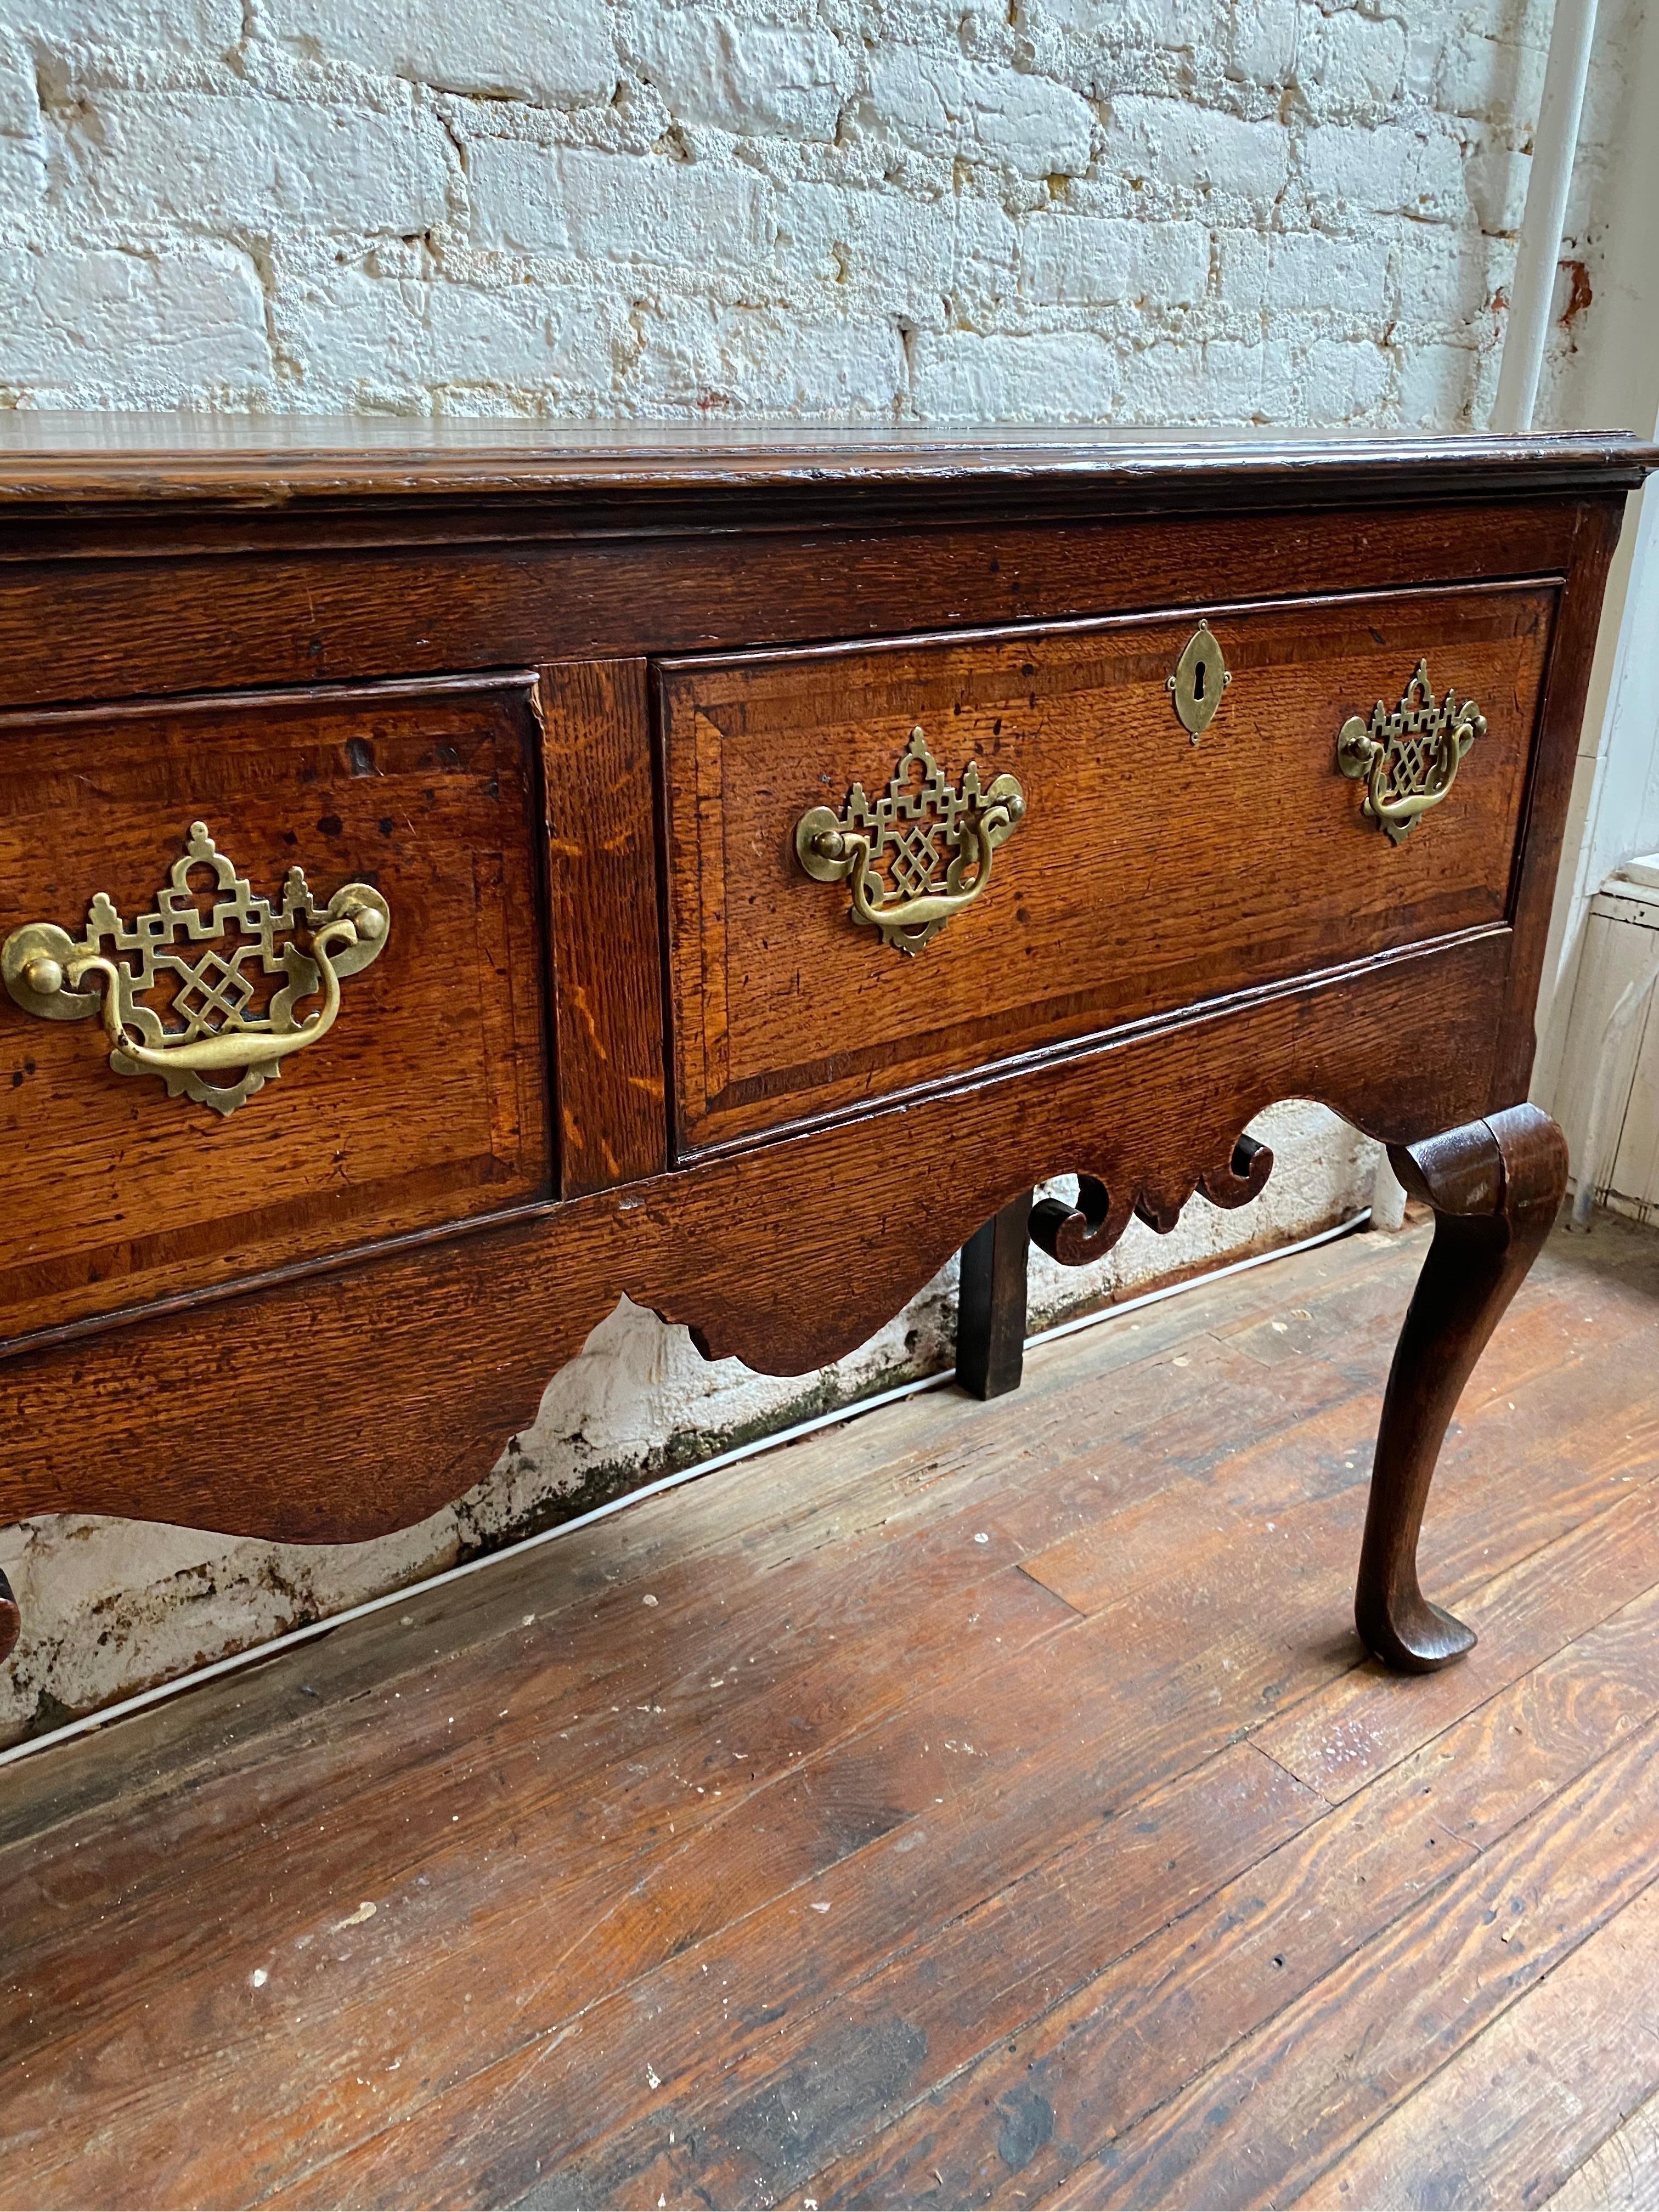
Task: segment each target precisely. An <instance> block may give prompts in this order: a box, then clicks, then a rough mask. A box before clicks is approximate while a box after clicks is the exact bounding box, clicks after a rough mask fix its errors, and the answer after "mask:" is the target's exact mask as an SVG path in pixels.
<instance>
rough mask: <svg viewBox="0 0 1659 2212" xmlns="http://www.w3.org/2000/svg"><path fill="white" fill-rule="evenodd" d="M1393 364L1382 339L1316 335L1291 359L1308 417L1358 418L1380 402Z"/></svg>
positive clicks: (1303, 417) (1323, 419) (1298, 393)
mask: <svg viewBox="0 0 1659 2212" xmlns="http://www.w3.org/2000/svg"><path fill="white" fill-rule="evenodd" d="M1391 368H1392V364H1391V362H1390V361H1389V356H1388V355H1387V353H1385V352H1384V350H1383V348H1382V347H1381V346H1379V345H1375V344H1371V343H1366V342H1364V341H1357V342H1354V343H1349V342H1348V341H1346V340H1344V339H1340V338H1316V339H1315V340H1314V341H1313V343H1311V344H1310V345H1309V346H1308V347H1307V348H1306V349H1304V350H1303V351H1302V352H1301V353H1299V354H1298V355H1297V356H1295V358H1294V361H1293V365H1292V372H1291V374H1292V381H1293V386H1294V392H1295V404H1296V406H1297V410H1298V413H1299V415H1300V418H1301V420H1302V421H1304V422H1333V423H1334V422H1359V421H1362V420H1363V419H1364V417H1365V416H1367V415H1368V414H1370V413H1371V412H1372V411H1373V410H1375V409H1376V408H1377V407H1378V406H1380V405H1381V404H1382V402H1383V398H1384V396H1385V394H1386V393H1387V392H1388V388H1389V375H1390V374H1391Z"/></svg>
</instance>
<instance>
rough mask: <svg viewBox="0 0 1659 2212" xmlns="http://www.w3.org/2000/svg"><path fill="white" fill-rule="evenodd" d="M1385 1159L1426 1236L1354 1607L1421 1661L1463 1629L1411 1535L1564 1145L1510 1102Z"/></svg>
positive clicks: (1413, 1660) (1440, 1662)
mask: <svg viewBox="0 0 1659 2212" xmlns="http://www.w3.org/2000/svg"><path fill="white" fill-rule="evenodd" d="M1389 1158H1390V1159H1391V1160H1392V1162H1393V1163H1394V1171H1395V1174H1396V1175H1397V1176H1399V1178H1400V1180H1401V1182H1402V1183H1404V1185H1405V1186H1406V1188H1407V1191H1408V1192H1409V1193H1410V1194H1411V1195H1412V1196H1413V1198H1417V1199H1421V1200H1425V1201H1426V1202H1427V1203H1428V1204H1429V1205H1430V1206H1432V1207H1433V1208H1434V1212H1435V1225H1434V1242H1433V1243H1432V1244H1431V1246H1430V1247H1429V1253H1428V1257H1427V1258H1426V1259H1425V1261H1424V1262H1423V1273H1422V1274H1421V1275H1420V1277H1419V1279H1418V1285H1417V1288H1416V1291H1414V1292H1413V1297H1412V1302H1411V1305H1410V1308H1409V1309H1408V1310H1407V1315H1406V1322H1405V1327H1404V1328H1402V1329H1401V1332H1400V1341H1399V1344H1398V1345H1397V1346H1395V1355H1394V1365H1393V1367H1392V1368H1391V1369H1390V1370H1389V1387H1388V1392H1387V1395H1386V1396H1385V1397H1384V1399H1383V1419H1382V1424H1381V1426H1380V1428H1379V1430H1378V1432H1377V1439H1376V1463H1375V1466H1374V1468H1373V1469H1372V1473H1371V1494H1370V1509H1369V1510H1368V1511H1367V1514H1366V1516H1365V1539H1364V1547H1363V1548H1362V1550H1361V1553H1360V1558H1359V1585H1358V1591H1357V1593H1356V1595H1355V1599H1354V1618H1355V1620H1356V1622H1357V1624H1358V1629H1359V1633H1360V1635H1361V1636H1362V1637H1363V1638H1364V1640H1365V1643H1366V1644H1367V1646H1368V1647H1369V1648H1370V1650H1371V1651H1373V1652H1374V1653H1375V1654H1376V1656H1377V1658H1379V1659H1380V1660H1382V1661H1383V1663H1384V1664H1385V1665H1387V1666H1389V1667H1397V1668H1402V1669H1405V1670H1407V1671H1409V1672H1411V1673H1413V1674H1425V1673H1427V1672H1429V1671H1430V1670H1431V1668H1436V1667H1443V1666H1444V1665H1445V1664H1446V1662H1447V1661H1448V1660H1449V1659H1455V1658H1457V1657H1459V1656H1461V1654H1462V1653H1463V1652H1465V1651H1467V1650H1468V1649H1469V1647H1470V1645H1471V1644H1473V1643H1474V1631H1473V1630H1472V1629H1469V1628H1466V1627H1465V1626H1464V1625H1463V1623H1462V1621H1461V1620H1454V1619H1453V1617H1452V1615H1451V1614H1450V1613H1444V1612H1443V1611H1442V1610H1441V1608H1440V1607H1438V1606H1437V1605H1431V1604H1430V1602H1429V1601H1428V1600H1427V1599H1426V1598H1425V1596H1424V1595H1423V1592H1422V1590H1421V1589H1420V1588H1419V1583H1418V1579H1417V1539H1418V1532H1419V1529H1420V1528H1422V1525H1423V1509H1424V1506H1425V1504H1426V1503H1427V1502H1428V1495H1429V1484H1430V1482H1431V1480H1433V1476H1434V1466H1435V1461H1436V1459H1437V1456H1438V1454H1439V1450H1440V1445H1441V1441H1442V1439H1443V1437H1444V1436H1445V1433H1446V1426H1447V1424H1448V1422H1449V1420H1450V1419H1451V1416H1452V1411H1453V1408H1454V1407H1455V1405H1456V1403H1457V1401H1458V1398H1459V1396H1460V1395H1461V1394H1462V1389H1463V1385H1464V1383H1467V1382H1468V1378H1469V1376H1470V1373H1471V1371H1472V1370H1473V1369H1474V1364H1475V1362H1476V1360H1477V1359H1479V1358H1480V1354H1481V1352H1483V1350H1484V1349H1485V1348H1486V1340H1487V1339H1488V1338H1489V1337H1490V1336H1491V1334H1492V1331H1493V1329H1494V1328H1496V1327H1497V1326H1498V1321H1499V1320H1500V1318H1501V1317H1502V1316H1503V1312H1504V1308H1505V1307H1506V1306H1507V1305H1508V1304H1509V1302H1510V1299H1511V1298H1512V1297H1514V1296H1515V1293H1516V1291H1517V1290H1518V1289H1519V1288H1520V1286H1521V1283H1522V1279H1523V1277H1524V1276H1525V1274H1526V1272H1527V1270H1528V1267H1531V1265H1532V1263H1533V1261H1534V1260H1535V1259H1536V1258H1537V1256H1538V1254H1539V1252H1540V1250H1541V1249H1542V1246H1543V1243H1544V1239H1545V1238H1546V1237H1547V1236H1548V1234H1549V1232H1550V1229H1551V1227H1552V1225H1553V1223H1554V1220H1555V1218H1556V1215H1557V1212H1559V1208H1560V1204H1561V1200H1562V1197H1563V1195H1564V1194H1565V1190H1566V1182H1567V1147H1566V1141H1565V1139H1564V1138H1563V1136H1562V1134H1561V1132H1560V1130H1559V1128H1558V1127H1556V1125H1555V1123H1554V1122H1553V1121H1551V1120H1550V1118H1549V1116H1548V1115H1547V1114H1543V1113H1541V1112H1540V1111H1539V1109H1537V1108H1536V1107H1535V1106H1512V1107H1510V1108H1509V1109H1506V1110H1505V1111H1504V1112H1503V1113H1501V1114H1493V1115H1491V1116H1490V1117H1489V1118H1488V1119H1487V1120H1486V1121H1472V1122H1470V1123H1469V1124H1468V1127H1465V1128H1462V1129H1453V1130H1451V1131H1449V1133H1448V1134H1446V1135H1445V1136H1443V1137H1431V1138H1430V1139H1428V1141H1427V1142H1426V1143H1425V1144H1421V1145H1410V1146H1389Z"/></svg>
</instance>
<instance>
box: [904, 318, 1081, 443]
mask: <svg viewBox="0 0 1659 2212" xmlns="http://www.w3.org/2000/svg"><path fill="white" fill-rule="evenodd" d="M914 374H915V386H914V392H915V404H916V408H917V411H918V412H919V413H920V414H921V417H922V419H923V420H924V421H925V422H1045V421H1046V422H1105V421H1108V420H1109V419H1110V417H1111V416H1112V414H1113V411H1114V399H1115V393H1116V391H1117V386H1118V365H1117V356H1116V353H1115V350H1114V349H1113V348H1111V347H1110V346H1109V345H1107V344H1106V343H1104V342H1103V340H1101V339H1100V338H1097V337H1092V336H1088V335H1073V334H1071V333H1069V332H1068V333H1065V334H1062V335H1055V336H1042V337H981V336H980V335H979V334H978V333H977V332H970V331H950V332H946V333H945V334H943V335H940V336H933V335H932V334H927V335H924V336H921V337H918V338H917V341H916V347H915V372H914Z"/></svg>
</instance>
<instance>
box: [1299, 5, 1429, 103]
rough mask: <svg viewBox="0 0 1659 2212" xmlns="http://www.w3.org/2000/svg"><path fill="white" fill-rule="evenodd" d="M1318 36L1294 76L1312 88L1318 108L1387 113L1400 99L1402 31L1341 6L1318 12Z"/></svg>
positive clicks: (1403, 56)
mask: <svg viewBox="0 0 1659 2212" xmlns="http://www.w3.org/2000/svg"><path fill="white" fill-rule="evenodd" d="M1313 21H1314V22H1315V23H1316V25H1317V27H1318V30H1317V35H1316V37H1314V38H1311V39H1310V40H1309V46H1310V53H1309V54H1308V56H1307V57H1306V58H1305V59H1304V63H1303V64H1302V65H1301V67H1300V69H1299V70H1298V74H1299V75H1300V76H1301V78H1302V82H1304V85H1307V84H1309V83H1311V84H1312V85H1313V86H1315V87H1316V88H1317V93H1318V97H1319V101H1320V104H1321V105H1322V106H1328V107H1334V108H1337V109H1346V110H1353V109H1380V110H1383V112H1389V111H1391V110H1392V109H1393V108H1394V106H1395V103H1396V102H1397V101H1398V100H1399V97H1400V87H1401V79H1402V77H1403V76H1404V74H1405V66H1406V33H1405V31H1404V30H1403V29H1402V27H1401V25H1400V24H1398V23H1395V22H1391V21H1389V20H1388V19H1387V18H1380V19H1379V18H1375V17H1372V16H1370V15H1358V14H1356V13H1355V12H1354V10H1353V9H1343V10H1342V11H1341V12H1340V14H1338V15H1316V16H1315V17H1314V18H1313Z"/></svg>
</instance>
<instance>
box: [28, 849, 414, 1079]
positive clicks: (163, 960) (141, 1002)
mask: <svg viewBox="0 0 1659 2212" xmlns="http://www.w3.org/2000/svg"><path fill="white" fill-rule="evenodd" d="M201 868H208V869H210V870H211V871H212V873H213V891H212V895H211V896H210V897H209V899H208V901H207V903H206V905H205V908H204V905H203V904H202V902H200V901H199V900H198V897H197V894H196V893H195V892H193V891H192V890H191V887H190V876H191V870H192V869H201ZM391 927H392V911H391V908H389V907H388V906H387V904H386V900H385V899H384V898H383V897H382V896H381V895H380V892H379V891H377V890H374V887H373V885H371V884H346V885H345V886H344V888H343V890H337V891H336V892H335V894H334V896H333V897H332V898H331V899H330V901H329V902H328V904H327V905H326V906H319V905H318V903H317V902H316V900H315V899H314V898H313V896H312V894H311V887H310V885H309V884H307V881H306V878H305V875H304V872H303V871H302V870H301V869H299V868H297V867H296V868H290V869H289V872H288V879H287V881H286V883H285V884H284V885H283V902H282V905H281V906H280V907H273V906H272V905H271V904H270V901H269V900H267V899H264V898H260V897H258V896H255V894H254V892H253V890H252V887H251V886H250V884H249V883H248V881H247V878H246V877H245V876H239V875H238V874H237V872H236V871H235V869H234V866H232V865H231V863H230V861H229V860H227V859H226V858H225V856H224V854H222V853H221V852H220V850H219V849H218V848H217V846H216V845H215V843H214V842H213V840H212V838H211V837H210V836H209V835H208V833H207V826H206V824H205V823H201V822H194V823H191V830H190V842H189V843H188V844H187V845H186V847H185V852H184V855H183V858H182V859H180V860H176V861H175V862H174V863H173V867H172V869H171V871H170V872H169V878H168V881H167V885H166V887H165V888H164V889H163V890H161V892H160V893H159V894H158V896H157V897H156V901H155V908H154V910H153V911H152V912H151V913H149V914H141V915H138V916H137V918H136V919H135V920H134V921H131V922H126V921H123V920H122V919H121V916H120V915H119V914H118V912H117V911H116V908H115V906H114V903H113V902H112V900H111V899H110V898H109V897H108V896H107V895H106V893H104V892H103V891H100V892H99V893H98V895H97V896H96V897H95V898H94V900H93V902H92V906H91V908H90V910H89V912H88V915H87V927H86V933H85V935H84V936H83V937H82V939H80V940H79V942H77V941H76V939H73V938H71V937H70V934H69V933H68V931H67V930H64V929H60V928H58V926H57V924H56V923H55V922H50V921H31V922H26V923H25V924H24V926H23V927H22V928H21V929H15V930H14V931H13V932H12V933H11V935H10V936H9V938H8V939H6V942H5V945H4V946H3V947H0V976H3V979H4V981H5V986H6V988H7V990H8V991H9V993H10V994H11V996H12V998H13V999H14V1000H15V1001H16V1003H17V1004H18V1005H19V1006H21V1007H22V1009H23V1010H24V1012H26V1013H30V1014H39V1015H40V1016H42V1017H43V1018H45V1019H46V1020H47V1021H55V1022H78V1021H85V1020H86V1019H88V1018H89V1017H90V1016H91V1015H93V1014H100V1015H101V1017H102V1019H103V1024H104V1030H105V1033H106V1036H107V1037H108V1039H109V1044H110V1055H109V1064H110V1066H112V1068H113V1069H114V1070H115V1072H116V1073H117V1074H118V1075H159V1076H160V1077H161V1080H162V1081H163V1082H164V1083H165V1084H166V1085H167V1093H168V1096H169V1097H173V1098H177V1097H181V1096H183V1097H190V1098H193V1099H195V1100H196V1101H197V1103H199V1104H201V1105H204V1106H210V1107H212V1108H213V1109H214V1111H215V1112H216V1113H218V1114H234V1112H235V1110H236V1109H237V1108H238V1107H239V1106H240V1105H241V1104H242V1103H243V1102H244V1101H245V1100H246V1099H248V1098H250V1097H252V1095H253V1093H254V1092H255V1091H257V1090H258V1089H259V1087H260V1085H262V1084H263V1083H264V1080H265V1079H266V1078H267V1076H271V1075H280V1074H281V1073H282V1062H283V1060H284V1059H285V1058H286V1056H287V1055H288V1054H289V1053H291V1052H298V1051H300V1050H301V1049H302V1048H305V1047H307V1046H310V1045H313V1044H315V1043H317V1042H319V1039H321V1038H322V1037H325V1036H327V1034H328V1032H329V1030H331V1029H332V1028H333V1026H334V1018H335V1016H336V1015H337V1013H338V1012H339V1011H340V982H341V979H342V978H343V976H347V975H356V974H357V973H358V972H359V971H360V970H361V969H364V968H367V967H368V964H369V963H370V961H371V960H374V959H376V958H378V957H379V956H380V951H381V950H382V948H383V947H384V945H385V944H386V938H387V935H388V933H389V932H390V929H391ZM295 931H300V932H302V933H303V934H304V937H305V939H306V942H305V944H304V945H303V946H302V945H301V944H299V943H296V942H295V941H294V933H295ZM283 939H287V940H288V941H287V942H286V943H279V940H283ZM197 947H201V948H203V949H201V950H199V951H198V950H196V949H195V948H197ZM279 975H280V976H282V977H283V978H284V979H285V981H283V985H282V987H280V988H279V989H277V990H276V992H275V993H272V994H267V993H264V991H263V990H262V984H263V981H264V979H266V978H270V977H275V976H279ZM83 985H86V986H90V987H89V988H86V989H83V988H82V986H83ZM319 991H320V992H321V993H322V994H323V1003H322V1005H321V1006H319V1007H315V1008H313V1010H312V1011H311V1012H309V1013H305V1014H302V1013H301V1012H300V1011H299V1010H300V1008H301V1006H302V1005H303V1003H304V1001H305V1000H307V999H310V998H313V997H314V996H315V995H316V994H317V993H318V992H319ZM151 1001H153V1003H149V1002H151ZM233 1078H234V1079H233Z"/></svg>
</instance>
